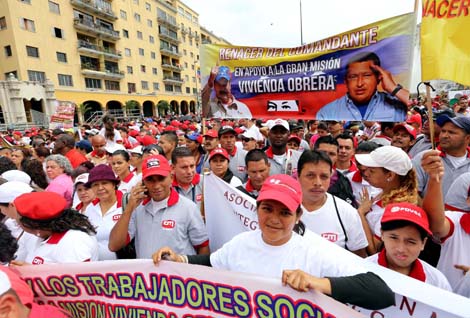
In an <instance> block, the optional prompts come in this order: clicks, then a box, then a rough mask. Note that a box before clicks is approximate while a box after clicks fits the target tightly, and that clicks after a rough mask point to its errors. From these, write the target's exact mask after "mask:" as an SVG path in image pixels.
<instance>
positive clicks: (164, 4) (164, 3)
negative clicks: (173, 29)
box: [158, 0, 176, 13]
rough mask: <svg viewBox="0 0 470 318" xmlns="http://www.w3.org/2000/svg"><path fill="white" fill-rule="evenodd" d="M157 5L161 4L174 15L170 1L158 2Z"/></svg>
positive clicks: (160, 0) (174, 11) (173, 7)
mask: <svg viewBox="0 0 470 318" xmlns="http://www.w3.org/2000/svg"><path fill="white" fill-rule="evenodd" d="M158 3H160V4H162V5H163V6H164V7H165V8H167V9H168V10H171V11H172V12H173V13H176V7H175V6H173V5H172V3H171V2H170V1H167V0H158Z"/></svg>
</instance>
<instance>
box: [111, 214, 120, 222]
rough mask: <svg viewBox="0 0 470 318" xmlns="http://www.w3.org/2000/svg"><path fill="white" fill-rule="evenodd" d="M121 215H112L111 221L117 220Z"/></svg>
mask: <svg viewBox="0 0 470 318" xmlns="http://www.w3.org/2000/svg"><path fill="white" fill-rule="evenodd" d="M121 215H122V214H116V215H113V221H119V219H120V218H121Z"/></svg>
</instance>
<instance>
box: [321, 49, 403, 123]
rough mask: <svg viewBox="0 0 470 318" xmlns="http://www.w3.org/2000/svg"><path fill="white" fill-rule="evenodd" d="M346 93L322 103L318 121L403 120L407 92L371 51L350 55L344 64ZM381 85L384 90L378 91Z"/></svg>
mask: <svg viewBox="0 0 470 318" xmlns="http://www.w3.org/2000/svg"><path fill="white" fill-rule="evenodd" d="M344 82H345V84H346V88H347V93H346V95H344V96H342V97H340V98H338V99H336V100H334V101H333V102H331V103H329V104H327V105H325V106H323V107H322V108H321V109H320V110H319V111H318V113H317V116H316V119H318V120H335V119H341V120H354V121H356V120H372V121H389V122H391V121H393V122H402V121H404V120H405V119H406V112H407V104H408V99H409V91H408V90H407V89H405V88H404V87H402V86H401V85H400V84H397V83H396V82H395V81H394V79H393V77H392V74H391V73H390V72H389V71H386V70H385V69H384V68H382V67H381V66H380V59H379V57H378V56H377V54H375V53H373V52H361V53H358V54H356V55H354V56H353V57H352V58H351V59H350V60H349V61H348V63H347V65H346V75H345V78H344ZM379 84H381V86H382V89H383V90H384V91H378V90H377V87H378V86H379Z"/></svg>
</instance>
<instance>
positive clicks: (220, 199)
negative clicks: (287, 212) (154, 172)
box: [204, 174, 470, 318]
mask: <svg viewBox="0 0 470 318" xmlns="http://www.w3.org/2000/svg"><path fill="white" fill-rule="evenodd" d="M204 193H210V198H211V199H210V200H204V204H205V215H206V224H207V231H208V233H209V242H210V246H211V250H216V249H217V248H219V247H220V246H222V245H223V244H224V243H225V242H227V241H229V240H230V239H231V238H232V237H233V236H235V235H236V234H238V233H241V232H243V231H253V230H256V229H257V228H258V218H257V216H256V201H255V199H253V198H251V197H249V196H248V195H246V194H244V193H243V192H241V191H239V190H238V189H236V188H234V187H232V186H230V185H229V184H228V183H226V182H225V181H223V180H222V179H220V178H218V177H216V176H215V175H213V174H210V175H205V177H204ZM304 238H305V239H308V240H309V241H310V243H311V244H312V246H317V247H318V248H322V249H324V250H325V251H329V252H331V253H335V255H341V259H342V260H343V261H344V263H345V264H352V263H357V262H361V265H362V266H363V267H365V268H366V269H367V270H368V271H371V272H374V273H376V274H377V275H379V276H380V277H381V278H382V279H383V280H385V282H387V284H388V285H389V286H390V288H391V289H392V290H393V291H394V292H395V302H396V304H395V306H391V307H388V308H385V309H381V310H366V309H363V308H358V307H356V306H353V308H354V309H355V310H357V311H358V312H360V313H362V314H364V315H366V317H370V318H451V317H470V299H468V298H464V297H462V296H459V295H456V294H452V293H449V292H447V291H445V290H442V289H439V288H437V287H434V286H431V285H427V284H424V283H422V282H420V281H418V280H416V279H413V278H409V277H408V276H405V275H402V274H399V273H396V272H394V271H391V270H389V269H387V268H385V267H382V266H378V265H376V264H375V263H372V262H368V261H365V260H364V259H362V258H360V257H358V256H356V255H355V254H353V253H350V252H348V251H346V250H344V249H342V248H340V247H339V246H337V245H336V244H333V243H331V242H329V241H327V240H326V239H323V238H322V237H320V236H319V235H316V234H314V233H308V235H307V234H306V235H305V236H304Z"/></svg>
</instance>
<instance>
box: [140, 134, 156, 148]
mask: <svg viewBox="0 0 470 318" xmlns="http://www.w3.org/2000/svg"><path fill="white" fill-rule="evenodd" d="M136 139H137V141H138V142H140V143H141V144H142V146H148V145H153V144H156V143H157V140H156V139H155V138H154V137H152V136H150V135H145V136H143V137H137V138H136Z"/></svg>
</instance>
